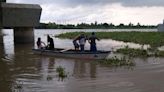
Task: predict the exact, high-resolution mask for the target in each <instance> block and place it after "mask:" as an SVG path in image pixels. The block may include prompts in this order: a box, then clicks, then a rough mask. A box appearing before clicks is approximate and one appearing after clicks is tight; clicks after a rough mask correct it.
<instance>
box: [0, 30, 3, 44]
mask: <svg viewBox="0 0 164 92" xmlns="http://www.w3.org/2000/svg"><path fill="white" fill-rule="evenodd" d="M0 44H3V34H2V29H1V28H0Z"/></svg>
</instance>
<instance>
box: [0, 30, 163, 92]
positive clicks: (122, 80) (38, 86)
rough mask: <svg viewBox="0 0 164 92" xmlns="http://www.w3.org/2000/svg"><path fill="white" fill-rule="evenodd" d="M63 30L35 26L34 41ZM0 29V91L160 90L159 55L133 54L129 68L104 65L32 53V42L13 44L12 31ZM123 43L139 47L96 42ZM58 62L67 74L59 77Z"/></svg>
mask: <svg viewBox="0 0 164 92" xmlns="http://www.w3.org/2000/svg"><path fill="white" fill-rule="evenodd" d="M135 30H137V29H135ZM67 31H72V30H35V41H36V39H37V37H41V38H42V39H43V41H45V42H46V34H51V35H56V34H59V33H63V32H67ZM73 31H77V30H73ZM78 31H81V30H78ZM89 31H93V30H89ZM99 31H100V30H99ZM3 32H4V34H6V35H5V36H4V46H1V47H2V48H0V92H1V91H2V92H156V91H158V92H164V88H163V85H164V79H163V76H164V59H163V58H154V57H150V58H135V59H134V61H135V62H136V66H134V67H131V68H127V67H106V66H102V65H97V64H95V63H94V61H90V60H89V61H87V60H77V59H65V58H55V57H49V56H39V55H33V54H32V52H31V48H33V45H14V43H13V31H12V30H5V31H3ZM54 41H55V46H56V47H63V48H72V47H73V45H72V41H71V40H68V39H67V40H64V39H58V38H54ZM99 44H103V45H99ZM124 45H129V46H131V47H135V48H140V45H137V44H132V43H123V42H118V41H113V40H110V39H109V40H101V41H100V42H98V48H99V49H102V50H110V49H111V48H119V47H122V46H124ZM88 47H89V45H88V44H87V46H86V48H87V49H89V48H88ZM145 48H146V47H145ZM58 66H62V67H63V68H65V70H66V73H67V75H68V77H67V78H65V79H64V80H63V81H60V80H59V77H58V76H57V72H56V68H57V67H58Z"/></svg>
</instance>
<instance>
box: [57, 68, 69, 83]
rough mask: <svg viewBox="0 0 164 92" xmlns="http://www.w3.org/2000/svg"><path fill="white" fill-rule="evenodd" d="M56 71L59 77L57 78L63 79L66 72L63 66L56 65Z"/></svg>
mask: <svg viewBox="0 0 164 92" xmlns="http://www.w3.org/2000/svg"><path fill="white" fill-rule="evenodd" d="M56 72H57V73H58V77H59V79H61V80H63V79H64V78H66V77H67V74H66V72H65V69H64V68H63V67H61V66H58V67H57V68H56Z"/></svg>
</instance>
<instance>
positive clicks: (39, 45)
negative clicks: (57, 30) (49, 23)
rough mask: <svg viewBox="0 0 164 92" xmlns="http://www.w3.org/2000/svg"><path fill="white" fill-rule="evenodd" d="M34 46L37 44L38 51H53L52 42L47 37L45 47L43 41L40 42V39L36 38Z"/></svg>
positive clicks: (51, 39)
mask: <svg viewBox="0 0 164 92" xmlns="http://www.w3.org/2000/svg"><path fill="white" fill-rule="evenodd" d="M36 44H37V47H38V49H48V50H54V49H55V47H54V40H53V38H51V37H50V36H49V35H47V45H46V44H45V43H44V42H43V41H41V38H40V37H39V38H38V40H37V42H36Z"/></svg>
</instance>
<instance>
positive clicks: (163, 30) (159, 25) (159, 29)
mask: <svg viewBox="0 0 164 92" xmlns="http://www.w3.org/2000/svg"><path fill="white" fill-rule="evenodd" d="M157 29H158V31H159V32H164V20H163V24H158V27H157Z"/></svg>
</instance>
